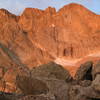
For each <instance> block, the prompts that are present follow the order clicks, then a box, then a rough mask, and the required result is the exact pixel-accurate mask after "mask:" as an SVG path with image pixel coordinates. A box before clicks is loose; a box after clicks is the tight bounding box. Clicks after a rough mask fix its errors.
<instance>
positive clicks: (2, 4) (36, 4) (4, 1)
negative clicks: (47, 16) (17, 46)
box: [0, 0, 100, 15]
mask: <svg viewBox="0 0 100 100" xmlns="http://www.w3.org/2000/svg"><path fill="white" fill-rule="evenodd" d="M72 2H73V3H80V4H82V5H84V6H85V7H87V8H88V9H90V10H92V11H93V12H95V13H97V14H99V15H100V0H0V8H5V9H8V10H9V11H10V12H12V13H14V14H17V15H19V14H21V13H22V11H23V10H24V9H25V8H26V7H32V8H39V9H45V8H47V7H48V6H52V7H55V8H56V9H57V10H58V9H60V8H61V7H63V6H64V5H66V4H69V3H72Z"/></svg>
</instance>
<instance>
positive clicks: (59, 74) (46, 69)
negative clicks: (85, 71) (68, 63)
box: [31, 62, 72, 81]
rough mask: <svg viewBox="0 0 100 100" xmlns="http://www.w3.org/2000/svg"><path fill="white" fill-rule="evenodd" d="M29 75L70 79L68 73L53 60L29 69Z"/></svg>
mask: <svg viewBox="0 0 100 100" xmlns="http://www.w3.org/2000/svg"><path fill="white" fill-rule="evenodd" d="M31 75H32V76H33V77H46V78H54V79H59V80H66V81H71V80H72V77H71V75H70V73H69V72H68V71H67V70H65V69H64V68H63V67H62V66H61V65H58V64H56V63H54V62H50V63H48V64H44V65H41V66H39V67H37V68H33V69H32V71H31Z"/></svg>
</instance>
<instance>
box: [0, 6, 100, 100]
mask: <svg viewBox="0 0 100 100" xmlns="http://www.w3.org/2000/svg"><path fill="white" fill-rule="evenodd" d="M0 19H1V20H0V86H1V87H0V90H1V91H5V92H14V91H17V92H19V90H16V77H17V76H18V75H19V76H25V77H24V78H23V77H22V79H19V81H22V82H23V81H25V82H26V83H27V81H30V83H31V80H30V79H28V78H29V77H30V76H31V75H32V74H33V76H36V79H35V78H34V77H33V76H32V80H35V81H36V82H40V83H41V86H44V85H45V86H44V88H45V89H46V90H45V91H46V92H47V91H48V89H49V88H50V87H51V85H50V87H48V86H47V83H48V84H52V83H49V80H47V79H48V78H49V79H50V81H51V80H52V81H53V83H54V84H53V86H54V87H56V85H55V84H57V82H58V83H59V82H60V83H59V85H57V87H56V89H55V90H56V92H57V93H58V94H60V93H62V94H61V95H60V96H61V97H59V96H57V97H56V96H55V97H56V98H58V100H59V99H60V98H62V97H63V98H64V97H66V95H65V94H64V95H65V96H63V91H65V93H66V94H67V89H68V88H67V87H68V85H67V86H66V85H65V84H66V82H67V83H68V84H69V82H72V81H73V78H72V77H71V75H70V74H69V72H68V71H65V69H64V68H62V66H60V65H57V64H54V63H49V64H47V65H43V66H40V65H41V64H46V63H48V62H50V61H54V62H56V63H58V64H59V60H60V64H61V65H64V64H65V65H64V66H63V67H66V65H67V64H68V63H69V65H70V66H71V65H74V66H75V64H76V63H78V61H79V60H82V59H84V58H85V57H86V56H88V55H89V56H90V55H92V54H95V53H97V54H98V55H100V54H99V50H100V45H99V44H100V34H99V33H100V15H96V14H94V13H92V12H91V11H89V10H88V9H86V8H84V7H83V6H82V5H79V4H69V5H67V6H64V7H63V8H61V9H60V10H59V11H58V12H57V11H56V10H55V8H51V7H49V8H47V9H46V10H39V9H35V8H26V9H25V10H24V12H23V13H22V14H21V15H20V16H16V15H14V14H11V13H10V12H8V11H7V10H5V9H0ZM98 55H92V56H98ZM70 61H72V62H73V61H75V63H73V64H72V63H71V62H70ZM64 62H65V63H64ZM69 65H68V66H67V67H69V68H70V66H69ZM44 66H45V67H44ZM84 66H85V67H84ZM92 66H93V65H92V64H91V63H90V64H89V65H88V64H86V65H85V64H84V65H82V66H81V67H80V69H79V70H78V72H77V73H76V76H75V78H76V80H75V81H74V82H72V83H71V84H74V83H77V84H78V85H79V86H81V87H83V86H84V87H88V86H90V85H91V84H92V85H91V86H92V89H95V90H99V88H97V87H99V84H98V82H99V81H98V80H99V79H98V77H99V67H94V69H93V71H92V74H91V67H92ZM96 66H99V64H97V65H96ZM33 67H38V68H36V69H33ZM78 67H79V66H77V68H78ZM72 68H73V66H72ZM95 68H96V69H95ZM30 69H32V70H31V71H30ZM97 69H98V70H97ZM37 72H38V73H37ZM88 73H89V74H88ZM41 76H42V77H46V79H45V78H42V79H43V80H44V81H43V80H40V79H38V77H41ZM90 76H92V79H91V80H90V79H87V77H90ZM25 79H27V80H25ZM52 81H51V82H52ZM77 81H78V82H77ZM92 81H93V83H92ZM18 83H19V82H18ZM94 83H96V84H94ZM34 84H35V85H36V83H34ZM63 84H64V85H63ZM25 86H27V84H25ZM41 86H40V87H39V89H40V90H41V91H42V90H43V91H44V88H41ZM19 87H21V88H22V87H23V85H19ZM59 87H62V88H60V89H59ZM65 88H66V89H65ZM40 90H39V91H40ZM23 91H26V90H23ZM32 91H33V90H32ZM35 91H36V90H35ZM52 91H53V90H52ZM59 91H60V92H59ZM82 91H83V90H82ZM56 92H55V93H56ZM25 93H26V92H25ZM29 93H30V91H29ZM36 93H38V92H36ZM58 94H57V95H58ZM64 99H65V98H64Z"/></svg>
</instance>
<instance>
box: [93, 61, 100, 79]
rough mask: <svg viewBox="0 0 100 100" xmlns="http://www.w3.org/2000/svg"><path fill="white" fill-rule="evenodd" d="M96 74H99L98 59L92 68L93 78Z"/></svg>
mask: <svg viewBox="0 0 100 100" xmlns="http://www.w3.org/2000/svg"><path fill="white" fill-rule="evenodd" d="M97 74H100V61H98V62H97V63H96V64H95V65H94V67H93V69H92V75H93V79H95V77H96V75H97Z"/></svg>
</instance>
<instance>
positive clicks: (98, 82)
mask: <svg viewBox="0 0 100 100" xmlns="http://www.w3.org/2000/svg"><path fill="white" fill-rule="evenodd" d="M92 87H93V88H94V90H95V91H98V92H100V74H98V75H97V76H96V78H95V79H94V80H93V82H92Z"/></svg>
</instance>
